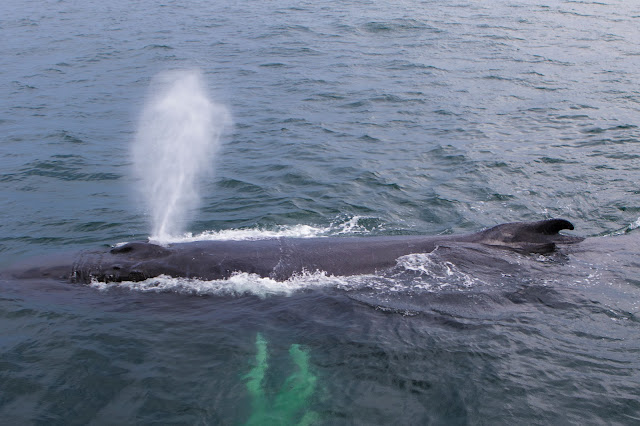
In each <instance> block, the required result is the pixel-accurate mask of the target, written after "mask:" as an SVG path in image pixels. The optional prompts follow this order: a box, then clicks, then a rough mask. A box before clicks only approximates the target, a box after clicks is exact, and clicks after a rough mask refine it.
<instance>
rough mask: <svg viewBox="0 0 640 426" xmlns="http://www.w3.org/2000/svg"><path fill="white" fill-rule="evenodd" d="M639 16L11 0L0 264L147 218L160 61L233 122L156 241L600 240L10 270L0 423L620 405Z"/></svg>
mask: <svg viewBox="0 0 640 426" xmlns="http://www.w3.org/2000/svg"><path fill="white" fill-rule="evenodd" d="M638 28H640V6H639V5H638V4H637V3H635V2H624V1H614V0H603V1H599V2H589V1H560V0H558V1H552V2H551V1H549V2H544V1H533V0H512V1H506V0H505V1H502V0H501V1H486V0H479V1H451V2H449V1H444V2H443V1H413V0H409V1H402V2H382V1H379V0H370V1H344V2H327V1H323V0H320V1H315V2H304V1H303V2H299V1H298V2H292V1H265V2H247V1H234V2H209V1H197V0H194V1H191V2H176V1H166V2H151V1H144V0H143V1H138V2H125V1H121V0H114V1H110V2H95V1H83V2H78V1H71V0H69V1H65V0H61V1H15V0H6V1H4V2H2V4H1V5H0V36H1V38H2V40H3V42H2V47H0V53H1V54H0V90H1V93H2V96H0V112H1V113H0V138H1V139H0V140H1V143H0V165H1V167H0V212H1V214H2V216H1V217H2V220H1V221H0V267H2V268H5V267H11V266H14V265H15V264H17V263H19V262H22V261H24V260H25V259H34V258H35V259H40V258H47V257H50V256H58V255H61V256H67V254H66V253H73V252H77V251H80V250H84V249H95V248H107V247H109V246H111V245H114V244H118V243H121V242H125V241H133V240H141V239H146V238H148V237H150V236H152V237H153V235H151V234H153V233H154V231H153V223H152V222H153V220H154V219H153V218H154V214H156V213H157V212H158V211H159V210H160V211H161V210H162V206H163V205H164V204H163V203H162V202H160V203H152V202H149V201H148V200H147V199H146V195H148V191H149V190H148V189H145V188H149V187H148V186H145V177H146V176H151V169H154V172H153V173H157V175H154V176H159V177H158V179H160V178H161V177H162V176H163V173H162V170H163V168H162V167H166V166H162V167H161V168H160V169H158V168H157V167H155V166H157V162H155V161H152V162H151V164H146V165H144V166H142V167H143V168H142V169H140V162H138V163H136V161H135V155H134V149H133V147H134V145H135V143H136V141H137V140H139V138H140V123H141V122H143V121H144V111H145V106H146V105H148V104H149V99H150V98H152V96H151V95H150V94H149V87H150V86H151V87H152V86H153V82H154V81H155V80H154V79H157V78H158V76H159V75H160V76H162V75H165V74H164V73H167V72H187V73H193V72H195V73H198V75H200V76H201V78H202V81H203V84H202V87H200V86H196V87H198V89H196V91H197V92H203V95H206V98H207V99H209V100H210V101H211V102H212V104H214V105H216V106H219V107H220V108H222V109H223V110H224V111H226V112H228V114H229V116H228V117H227V118H228V120H226V119H225V120H223V121H222V122H224V126H225V127H224V129H221V128H220V126H221V125H222V124H220V123H222V122H220V123H219V125H214V128H213V129H209V130H211V131H212V132H213V134H216V135H217V134H218V133H216V132H220V133H219V135H220V146H219V147H218V149H215V150H210V151H205V154H206V155H205V154H203V155H196V156H195V157H193V158H197V159H198V161H199V160H201V159H202V157H205V158H206V161H205V162H204V164H205V166H204V167H205V169H206V173H203V174H201V175H200V176H201V178H200V179H197V182H196V183H197V185H196V189H197V194H198V196H199V200H198V202H194V203H191V202H189V203H186V202H185V203H183V204H181V205H185V206H186V207H185V210H184V211H183V212H182V213H183V214H182V215H178V216H176V218H175V219H174V222H176V223H174V225H175V228H174V229H179V230H180V233H179V234H177V235H173V236H172V238H173V239H174V241H188V240H193V239H255V238H270V237H277V236H287V237H323V236H344V237H345V238H348V237H349V236H353V235H358V236H368V235H402V234H407V235H409V234H449V233H464V232H474V231H477V230H480V229H483V228H485V227H488V226H492V225H496V224H499V223H503V222H510V221H520V220H539V219H543V218H550V217H563V218H566V219H569V220H570V221H571V222H572V223H574V225H575V226H576V230H575V231H573V232H572V234H575V235H582V236H587V237H594V238H593V239H589V240H587V241H590V243H589V244H590V245H588V246H587V247H588V248H587V249H585V252H584V253H586V254H583V255H578V254H575V253H565V252H560V253H557V254H553V255H549V256H534V255H530V256H527V255H522V254H517V253H508V252H504V253H503V252H499V253H494V252H491V251H489V252H487V253H483V254H482V255H486V256H487V260H486V262H482V264H471V263H469V262H465V257H464V252H463V253H462V255H459V254H452V253H447V252H446V248H445V249H443V250H444V252H443V251H438V250H436V252H434V253H428V254H425V253H416V254H414V255H410V256H408V257H405V258H402V259H399V260H398V266H397V267H396V268H394V269H393V270H392V271H388V272H387V273H384V274H377V275H368V276H355V277H332V276H327V275H326V274H323V273H322V272H321V271H317V272H313V271H312V272H310V273H309V274H305V275H302V276H298V277H295V278H293V279H291V280H288V281H285V282H277V281H273V280H269V279H262V278H258V277H255V276H251V275H248V274H237V275H235V276H234V277H232V278H230V279H228V280H221V281H198V280H180V279H172V278H168V277H162V278H158V279H154V280H147V281H145V282H142V283H124V284H121V285H114V284H100V283H93V284H91V285H80V284H70V283H66V282H57V281H49V280H39V281H38V280H36V281H33V280H32V281H16V280H12V279H8V278H2V279H0V418H2V419H3V421H2V422H3V423H6V424H65V425H67V424H114V423H120V424H133V423H162V424H216V425H218V424H220V425H227V424H331V425H333V424H344V425H351V424H367V425H368V424H380V425H387V424H403V425H404V424H416V425H417V424H420V425H422V424H447V425H450V424H509V425H512V424H637V423H638V422H640V390H639V388H638V383H640V357H639V355H640V339H638V336H639V334H640V324H639V320H638V315H639V314H638V313H639V309H640V306H639V304H638V303H639V302H638V300H639V299H640V278H639V277H640V264H639V263H638V260H637V254H638V239H639V238H640V231H639V230H638V227H640V190H639V188H638V182H640V127H638V126H640V119H639V117H640V89H639V88H640V76H639V74H638V71H637V70H638V69H640V30H639V29H638ZM163 136H166V135H163ZM167 139H168V140H169V141H171V140H172V138H170V137H169V138H167ZM191 149H193V147H192V146H189V145H187V146H185V150H187V151H189V150H191ZM149 158H151V157H149ZM194 161H195V160H194ZM144 167H147V168H148V170H149V173H148V174H145V170H147V169H145V168H144ZM167 173H169V172H167ZM153 181H155V180H154V179H152V180H151V182H153ZM145 191H146V192H145ZM145 194H146V195H145ZM151 198H153V200H155V201H158V200H159V198H158V197H151ZM158 206H159V207H158ZM182 232H184V233H185V234H183V233H182ZM622 234H626V235H622ZM601 237H603V238H604V239H602V240H599V239H598V238H601ZM602 241H606V244H605V243H604V242H603V243H601V242H602ZM603 246H604V247H607V250H601V251H598V250H597V247H603ZM609 247H617V248H615V249H613V248H612V249H611V250H609V249H608V248H609ZM31 262H33V260H31Z"/></svg>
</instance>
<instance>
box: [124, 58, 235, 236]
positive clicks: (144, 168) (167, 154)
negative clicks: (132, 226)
mask: <svg viewBox="0 0 640 426" xmlns="http://www.w3.org/2000/svg"><path fill="white" fill-rule="evenodd" d="M230 125H231V115H230V113H229V111H228V110H227V108H226V107H225V106H223V105H220V104H217V103H215V102H213V101H212V100H211V99H210V97H209V96H208V94H207V89H206V85H205V82H204V78H203V75H202V73H201V72H200V71H198V70H189V71H185V70H182V71H171V72H164V73H161V74H159V75H157V76H156V77H154V79H153V80H152V82H151V85H150V88H149V94H148V97H147V101H146V103H145V106H144V109H143V112H142V116H141V118H140V122H139V125H138V131H137V133H136V137H135V141H134V144H133V150H132V151H133V152H132V156H133V162H134V171H135V175H136V177H137V178H138V179H139V181H140V184H139V188H140V194H141V197H142V198H143V199H144V201H145V204H146V206H147V208H148V212H149V215H150V219H151V237H152V238H153V239H155V240H158V241H162V240H164V239H167V238H169V237H171V236H177V235H179V234H181V233H183V232H184V231H185V227H186V224H187V221H188V220H189V219H190V218H191V217H192V215H193V211H194V210H195V209H196V208H197V207H198V205H199V203H200V188H199V186H200V183H201V181H202V180H203V179H204V178H205V177H210V176H211V175H212V173H213V168H214V164H215V161H214V160H215V155H216V153H217V152H218V149H219V147H220V142H221V139H222V136H223V135H224V133H225V132H227V131H228V128H229V127H230Z"/></svg>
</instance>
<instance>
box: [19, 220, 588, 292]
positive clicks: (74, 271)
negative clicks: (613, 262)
mask: <svg viewBox="0 0 640 426" xmlns="http://www.w3.org/2000/svg"><path fill="white" fill-rule="evenodd" d="M563 229H569V230H572V229H573V225H572V224H571V223H570V222H568V221H566V220H564V219H549V220H542V221H538V222H516V223H506V224H503V225H498V226H495V227H493V228H490V229H487V230H484V231H481V232H477V233H474V234H467V235H448V236H431V237H425V236H392V237H342V238H340V237H331V238H277V239H267V240H258V241H199V242H191V243H177V244H171V245H168V246H166V247H163V246H159V245H156V244H152V243H148V242H132V243H127V244H124V245H122V246H119V247H115V248H113V249H111V250H109V251H89V252H83V253H81V254H80V255H79V256H78V258H77V260H76V261H75V262H74V263H73V265H55V266H47V265H39V266H38V267H36V268H29V269H27V270H23V271H22V272H19V273H14V274H12V275H13V276H14V277H15V278H36V277H50V278H58V279H64V280H71V281H73V282H90V281H91V280H98V281H105V282H112V281H115V282H120V281H142V280H145V279H147V278H152V277H156V276H159V275H168V276H171V277H184V278H200V279H206V280H212V279H223V278H228V277H229V276H230V275H232V274H233V273H234V272H247V273H252V274H257V275H259V276H261V277H270V278H273V279H276V280H286V279H287V278H289V277H291V276H292V275H294V274H296V273H301V272H303V271H309V272H315V271H324V272H326V273H327V274H329V275H338V276H348V275H359V274H370V273H376V272H380V271H384V270H386V269H389V268H392V267H394V266H395V265H396V260H397V259H398V258H399V257H401V256H404V255H408V254H412V253H428V252H431V251H433V250H434V249H435V248H436V247H438V246H439V245H443V244H455V243H465V244H481V245H483V246H490V247H495V248H496V249H509V250H514V251H518V252H521V253H549V252H552V251H553V250H555V248H556V244H573V243H577V242H580V241H582V240H583V238H579V237H573V236H567V235H562V234H559V233H558V232H559V231H561V230H563Z"/></svg>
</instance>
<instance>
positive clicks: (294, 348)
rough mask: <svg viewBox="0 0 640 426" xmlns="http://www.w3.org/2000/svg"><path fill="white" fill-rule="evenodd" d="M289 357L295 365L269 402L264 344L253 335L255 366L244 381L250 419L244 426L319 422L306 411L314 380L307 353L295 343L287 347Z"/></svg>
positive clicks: (316, 417) (267, 365) (264, 342)
mask: <svg viewBox="0 0 640 426" xmlns="http://www.w3.org/2000/svg"><path fill="white" fill-rule="evenodd" d="M289 356H290V357H291V360H292V361H293V363H294V364H295V366H296V371H294V372H293V373H292V374H291V375H290V376H289V377H287V379H286V380H285V381H284V384H283V385H282V386H281V388H280V390H279V391H278V393H277V394H276V395H275V397H273V398H272V399H271V398H269V397H268V395H267V391H266V390H265V387H264V378H265V375H266V373H267V370H268V367H269V364H268V354H267V341H266V340H265V339H264V337H263V336H262V334H261V333H258V334H257V336H256V360H255V365H254V367H253V368H252V369H251V371H249V373H248V374H247V375H245V376H244V378H245V379H246V380H247V382H246V385H247V391H248V392H249V395H250V396H251V409H252V412H251V416H250V417H249V420H248V421H247V423H246V424H247V425H310V424H312V423H313V422H314V421H316V420H317V419H318V415H317V414H316V413H314V412H313V411H305V407H306V406H307V404H308V401H309V400H310V399H311V396H312V395H313V393H314V391H315V388H316V381H317V378H316V376H314V375H313V374H312V373H311V371H310V369H309V353H308V351H307V350H305V349H302V348H301V347H300V345H298V344H292V345H291V346H290V347H289Z"/></svg>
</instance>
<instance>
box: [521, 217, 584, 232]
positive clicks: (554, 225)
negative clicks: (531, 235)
mask: <svg viewBox="0 0 640 426" xmlns="http://www.w3.org/2000/svg"><path fill="white" fill-rule="evenodd" d="M530 225H531V228H532V229H533V230H535V232H539V233H540V234H544V235H555V234H557V233H558V232H560V231H562V230H563V229H568V230H570V231H573V230H574V227H573V223H571V222H569V221H568V220H565V219H547V220H541V221H539V222H532V223H530Z"/></svg>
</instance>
